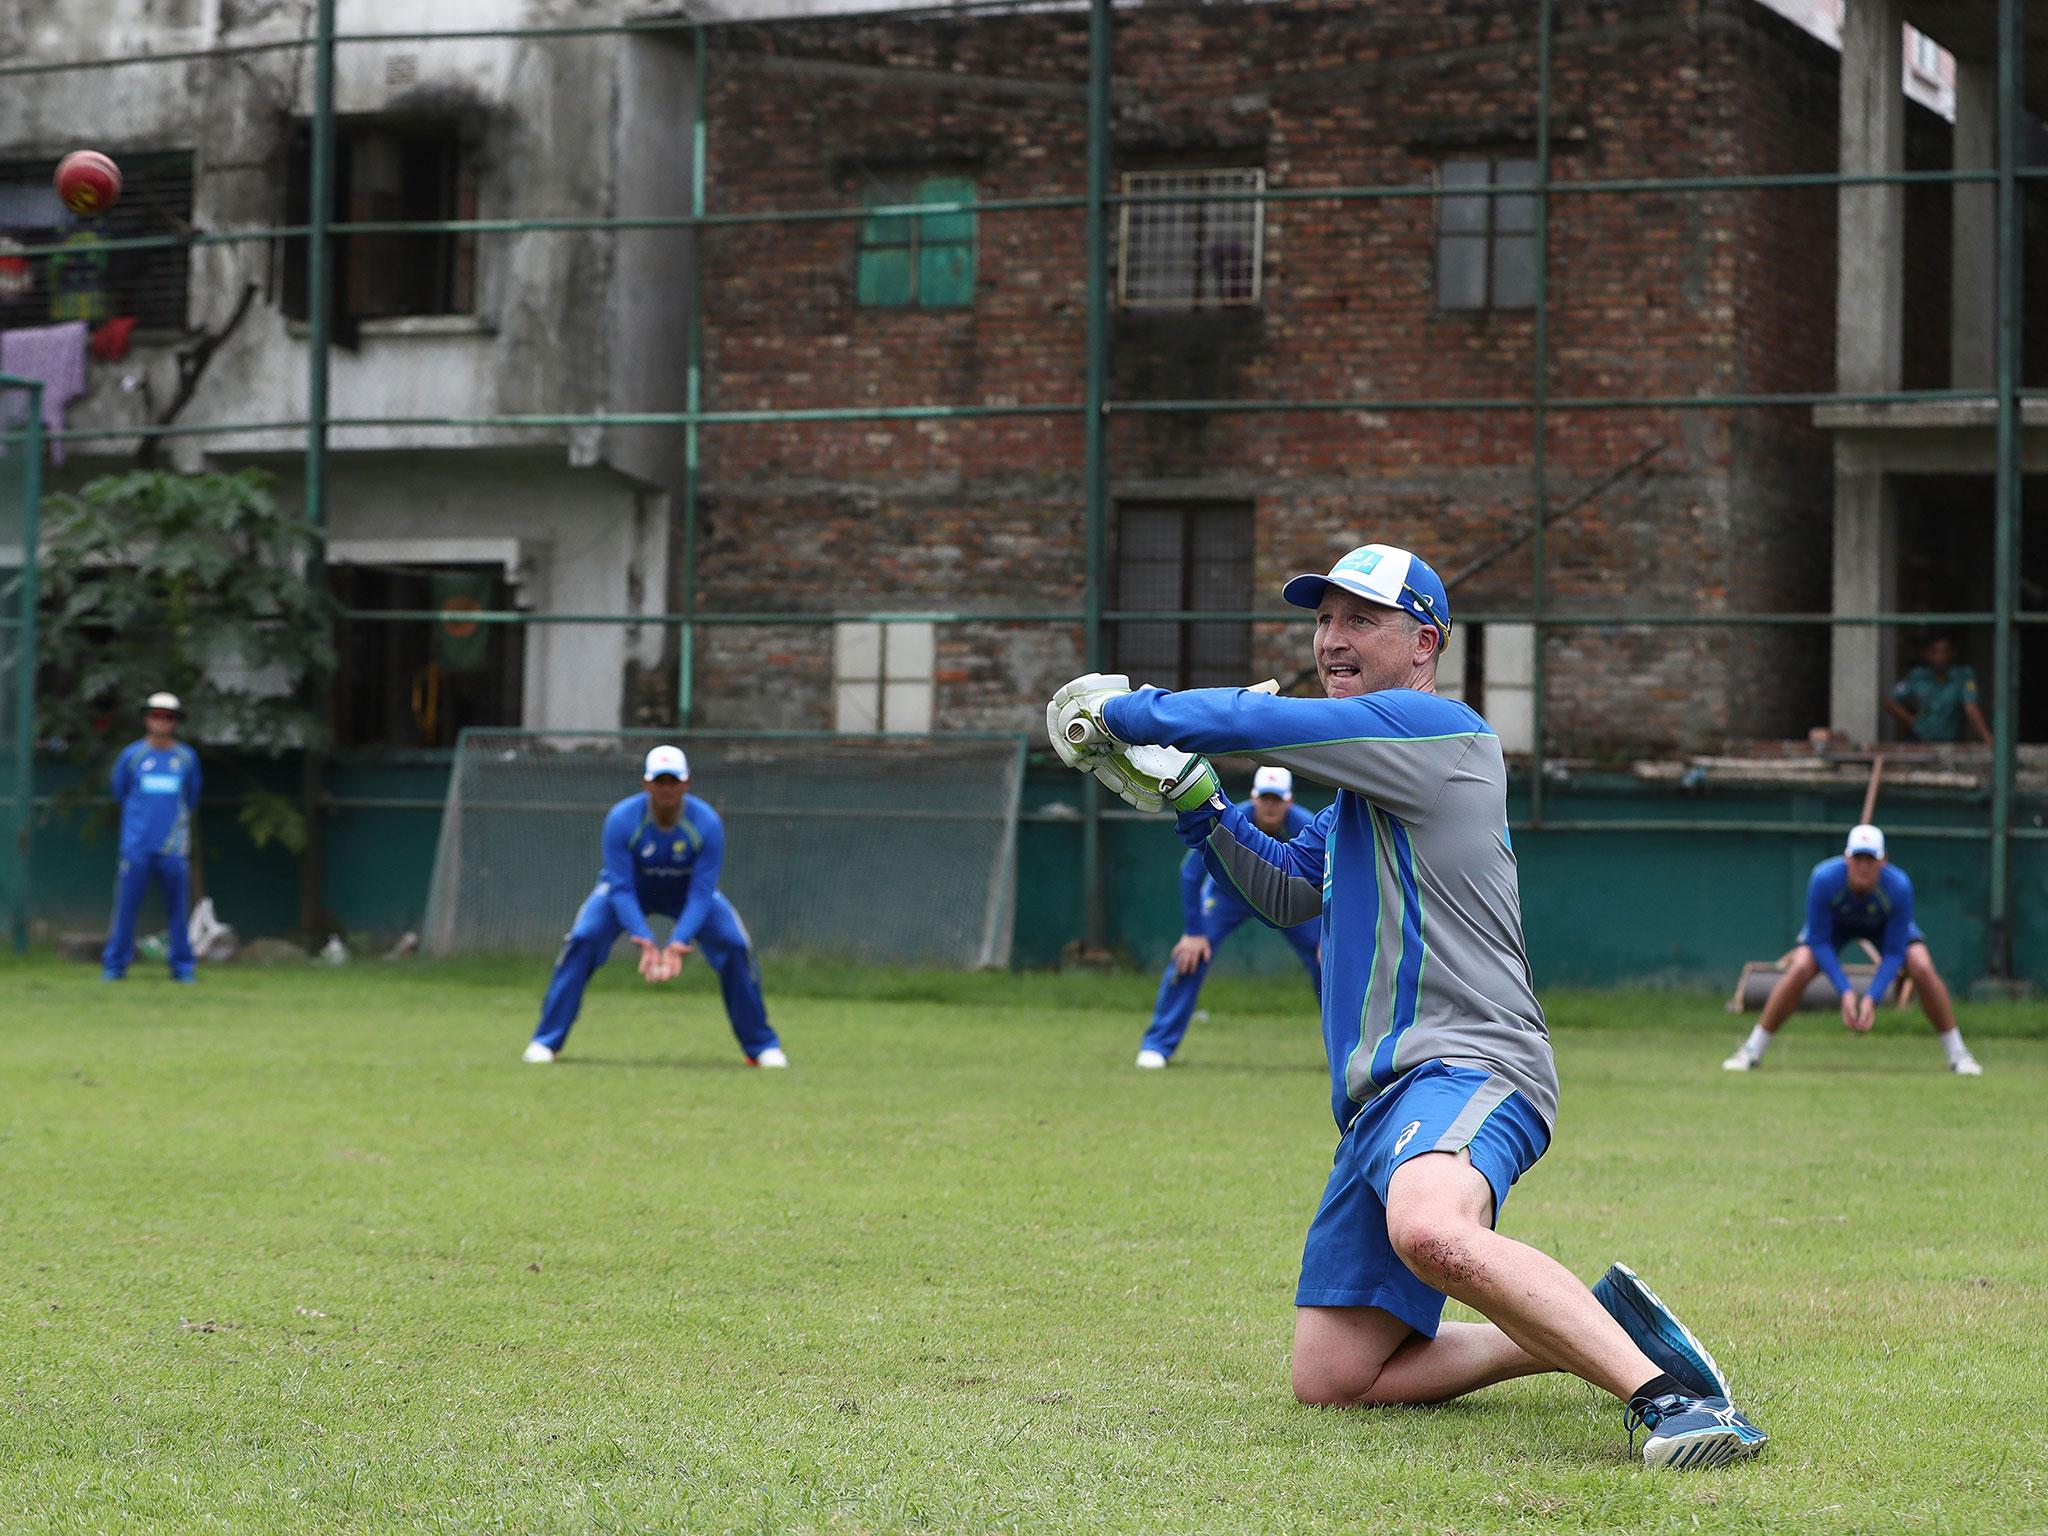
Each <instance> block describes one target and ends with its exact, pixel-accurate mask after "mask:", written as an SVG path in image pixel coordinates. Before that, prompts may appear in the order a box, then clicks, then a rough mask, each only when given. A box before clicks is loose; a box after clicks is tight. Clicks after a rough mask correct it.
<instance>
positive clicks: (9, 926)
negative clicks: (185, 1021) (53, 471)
mask: <svg viewBox="0 0 2048 1536" xmlns="http://www.w3.org/2000/svg"><path fill="white" fill-rule="evenodd" d="M41 405H42V392H41V390H40V389H39V388H37V387H35V386H33V385H29V384H24V383H22V382H20V381H17V380H14V379H8V378H4V377H0V934H4V936H5V939H6V942H8V943H10V944H12V945H13V946H14V947H15V948H17V949H19V948H22V947H23V946H25V945H26V943H27V941H28V922H29V911H30V887H29V849H30V845H31V839H32V834H33V829H34V825H35V656H36V643H35V604H36V554H37V550H36V523H37V517H36V513H37V502H38V497H39V494H40V486H41V473H42V451H43V439H42V420H41V415H40V412H41Z"/></svg>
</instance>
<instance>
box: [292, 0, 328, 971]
mask: <svg viewBox="0 0 2048 1536" xmlns="http://www.w3.org/2000/svg"><path fill="white" fill-rule="evenodd" d="M314 16H315V19H314V26H313V135H312V162H313V163H312V167H311V172H312V174H311V178H310V179H311V182H312V187H311V193H312V208H311V210H310V211H309V214H308V217H307V220H306V224H307V230H306V464H305V489H304V509H305V518H306V526H307V527H308V528H309V529H310V530H311V531H312V534H313V546H312V549H311V551H310V552H309V553H308V555H307V557H306V585H307V586H309V587H311V588H312V589H313V590H314V591H316V592H317V591H320V590H322V589H323V588H325V586H326V585H327V347H328V341H329V332H330V328H331V325H332V321H333V314H334V302H333V301H334V294H333V288H334V263H333V262H332V261H331V260H330V259H329V258H330V256H331V254H332V253H331V252H330V251H329V249H328V241H329V239H330V238H331V237H330V236H329V233H328V226H329V225H330V224H332V223H333V221H334V220H333V214H334V209H333V203H334V0H319V3H318V6H317V8H316V10H315V13H314ZM320 688H321V692H322V694H325V692H326V688H327V685H326V684H325V683H322V684H321V685H320ZM324 779H325V765H324V764H323V763H322V761H321V753H320V750H319V748H318V746H317V745H316V744H314V743H312V742H308V743H307V744H306V749H305V752H304V755H303V756H302V757H301V758H300V760H299V804H300V809H301V810H302V812H303V813H304V815H305V818H306V846H305V850H304V852H303V853H302V854H301V855H300V858H299V927H300V928H301V929H302V930H303V931H304V933H305V935H306V937H307V938H309V939H315V940H317V939H318V938H319V934H318V932H317V931H316V930H317V929H319V928H320V927H321V926H322V921H321V919H322V915H323V912H324V910H325V907H326V903H325V901H324V900H323V893H322V886H323V884H324V874H323V867H322V866H323V863H324V861H323V859H322V857H321V844H322V842H323V840H324V839H323V837H322V834H321V826H320V814H321V810H320V807H321V801H322V798H323V794H324V789H325V785H324V782H323V781H324Z"/></svg>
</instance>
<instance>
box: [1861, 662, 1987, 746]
mask: <svg viewBox="0 0 2048 1536" xmlns="http://www.w3.org/2000/svg"><path fill="white" fill-rule="evenodd" d="M1920 660H1921V665H1919V666H1917V667H1915V668H1914V669H1913V670H1912V671H1910V672H1908V673H1907V674H1906V675H1905V676H1904V677H1902V678H1900V679H1899V681H1898V685H1897V686H1896V687H1894V688H1893V689H1892V696H1891V697H1890V698H1888V699H1886V700H1885V701H1884V707H1885V712H1886V713H1887V714H1889V715H1890V716H1891V717H1892V718H1893V719H1894V720H1896V721H1898V722H1899V724H1900V725H1901V726H1902V727H1904V728H1905V730H1906V732H1907V734H1908V735H1909V736H1910V737H1911V738H1912V739H1913V740H1915V741H1961V740H1962V739H1963V725H1964V722H1965V721H1967V722H1968V723H1969V727H1970V729H1971V731H1972V732H1973V733H1975V735H1976V738H1977V740H1979V741H1981V742H1983V743H1984V744H1985V745H1986V746H1989V745H1990V744H1991V727H1990V726H1989V725H1987V724H1985V723H1984V711H1983V710H1982V709H1980V708H1978V706H1977V673H1976V671H1975V669H1974V668H1971V667H1964V666H1958V665H1957V664H1956V645H1955V642H1954V641H1953V640H1951V639H1949V637H1948V636H1947V635H1936V636H1935V637H1934V638H1933V639H1932V640H1929V641H1928V642H1927V646H1926V649H1924V650H1923V651H1921V653H1920Z"/></svg>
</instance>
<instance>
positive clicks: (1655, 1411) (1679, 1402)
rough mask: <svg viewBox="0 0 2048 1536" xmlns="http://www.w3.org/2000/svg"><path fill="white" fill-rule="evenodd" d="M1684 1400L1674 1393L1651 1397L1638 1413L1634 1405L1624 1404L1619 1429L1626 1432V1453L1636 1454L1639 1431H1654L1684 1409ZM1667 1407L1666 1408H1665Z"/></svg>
mask: <svg viewBox="0 0 2048 1536" xmlns="http://www.w3.org/2000/svg"><path fill="white" fill-rule="evenodd" d="M1685 1402H1686V1400H1685V1399H1684V1398H1682V1397H1680V1396H1679V1395H1678V1394H1677V1393H1675V1392H1667V1393H1665V1394H1664V1395H1663V1396H1662V1397H1653V1398H1651V1399H1650V1400H1649V1402H1647V1403H1645V1404H1644V1405H1643V1407H1642V1410H1641V1411H1640V1412H1638V1411H1637V1409H1636V1405H1635V1404H1634V1403H1624V1404H1623V1405H1622V1409H1621V1427H1622V1428H1623V1429H1625V1430H1627V1431H1628V1453H1629V1455H1631V1456H1633V1455H1635V1453H1636V1434H1637V1432H1638V1431H1639V1430H1645V1429H1655V1428H1656V1427H1657V1426H1658V1425H1659V1424H1662V1423H1663V1422H1664V1421H1665V1420H1666V1419H1668V1418H1670V1417H1671V1416H1672V1415H1673V1414H1674V1413H1678V1412H1680V1411H1681V1410H1682V1409H1683V1408H1684V1407H1685ZM1667 1405H1668V1406H1667Z"/></svg>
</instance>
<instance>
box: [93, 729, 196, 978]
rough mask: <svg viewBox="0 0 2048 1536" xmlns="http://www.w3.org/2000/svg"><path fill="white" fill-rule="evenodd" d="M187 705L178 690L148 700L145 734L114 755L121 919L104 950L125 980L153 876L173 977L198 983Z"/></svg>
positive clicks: (111, 972) (105, 962) (104, 963)
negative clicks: (191, 918)
mask: <svg viewBox="0 0 2048 1536" xmlns="http://www.w3.org/2000/svg"><path fill="white" fill-rule="evenodd" d="M183 715H184V708H183V706H182V705H180V704H179V703H178V696H177V695H176V694H174V693H152V694H151V695H150V696H149V698H148V699H147V700H146V701H145V702H144V704H143V706H142V739H141V740H140V741H135V742H131V743H129V744H128V745H127V746H126V747H124V748H123V749H122V750H121V755H120V756H119V757H117V758H115V759H114V771H113V773H112V775H111V783H112V788H113V793H114V804H115V805H117V806H119V807H120V810H121V863H120V872H119V873H118V874H117V875H116V876H115V878H114V921H113V927H112V928H111V930H110V931H109V932H108V934H107V947H106V949H105V950H103V951H102V952H101V954H100V974H101V975H102V976H103V977H105V978H106V979H107V980H108V981H119V980H121V979H122V978H123V977H125V976H126V975H127V974H128V962H129V961H130V960H132V959H134V958H135V918H136V914H137V913H138V912H139V911H140V910H141V907H142V896H143V892H144V891H146V890H147V889H148V888H149V886H150V883H151V882H152V881H154V882H155V883H156V886H157V888H158V889H159V890H161V891H162V892H163V894H164V911H165V915H166V917H167V918H168V920H169V923H170V963H171V980H173V981H191V980H192V979H193V975H192V943H191V937H190V935H189V934H188V933H187V932H186V922H187V918H186V915H185V902H186V896H187V893H188V891H189V889H190V884H191V871H190V868H189V866H188V863H187V860H188V858H189V856H190V854H191V851H192V813H193V812H194V811H196V810H197V809H198V808H199V754H198V753H197V752H194V751H193V750H192V749H191V748H190V747H188V746H186V745H185V744H184V743H183V742H181V741H179V740H178V722H179V720H180V719H182V718H183Z"/></svg>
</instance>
